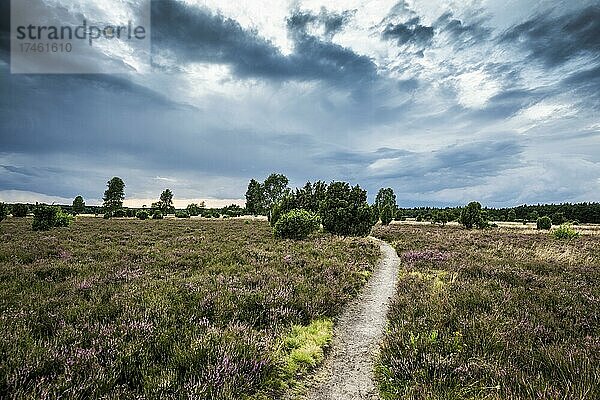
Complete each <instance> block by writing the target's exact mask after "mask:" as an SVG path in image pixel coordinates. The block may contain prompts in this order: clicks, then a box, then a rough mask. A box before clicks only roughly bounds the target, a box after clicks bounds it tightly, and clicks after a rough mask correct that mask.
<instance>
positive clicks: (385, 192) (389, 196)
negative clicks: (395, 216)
mask: <svg viewBox="0 0 600 400" xmlns="http://www.w3.org/2000/svg"><path fill="white" fill-rule="evenodd" d="M375 205H376V206H377V208H378V209H379V212H381V210H383V207H384V206H385V205H389V206H390V207H392V209H393V210H395V209H396V195H395V194H394V189H392V188H386V189H384V188H381V189H379V192H377V196H376V197H375Z"/></svg>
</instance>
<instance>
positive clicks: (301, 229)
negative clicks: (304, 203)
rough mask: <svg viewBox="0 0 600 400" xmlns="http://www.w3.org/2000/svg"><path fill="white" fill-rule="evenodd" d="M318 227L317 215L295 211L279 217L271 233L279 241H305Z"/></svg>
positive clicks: (319, 223) (319, 222) (319, 224)
mask: <svg viewBox="0 0 600 400" xmlns="http://www.w3.org/2000/svg"><path fill="white" fill-rule="evenodd" d="M320 226H321V219H320V218H319V216H318V215H317V214H315V213H312V212H310V211H306V210H298V209H296V210H292V211H289V212H287V213H285V214H283V215H281V217H280V218H279V219H278V220H277V223H276V224H275V226H274V228H273V232H274V234H275V237H277V238H280V239H305V238H307V237H308V235H310V234H311V233H313V232H315V231H317V230H318V229H319V227H320Z"/></svg>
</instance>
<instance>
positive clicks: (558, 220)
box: [550, 212, 566, 225]
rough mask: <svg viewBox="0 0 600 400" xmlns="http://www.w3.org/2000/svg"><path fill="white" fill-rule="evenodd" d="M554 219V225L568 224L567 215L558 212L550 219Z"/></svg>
mask: <svg viewBox="0 0 600 400" xmlns="http://www.w3.org/2000/svg"><path fill="white" fill-rule="evenodd" d="M550 218H551V219H552V225H561V224H563V223H565V222H566V219H565V215H564V214H563V213H561V212H556V213H554V214H552V216H551V217H550Z"/></svg>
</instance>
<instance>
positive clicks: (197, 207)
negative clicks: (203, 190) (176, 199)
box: [186, 201, 205, 217]
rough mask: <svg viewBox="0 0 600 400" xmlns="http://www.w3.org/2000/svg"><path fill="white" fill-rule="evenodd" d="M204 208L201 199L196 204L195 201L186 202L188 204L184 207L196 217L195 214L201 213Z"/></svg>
mask: <svg viewBox="0 0 600 400" xmlns="http://www.w3.org/2000/svg"><path fill="white" fill-rule="evenodd" d="M204 208H205V204H204V202H203V201H201V202H200V203H199V204H196V203H192V204H188V206H187V207H186V210H187V212H188V213H189V214H190V215H191V216H192V217H196V216H198V215H200V214H202V211H203V210H204Z"/></svg>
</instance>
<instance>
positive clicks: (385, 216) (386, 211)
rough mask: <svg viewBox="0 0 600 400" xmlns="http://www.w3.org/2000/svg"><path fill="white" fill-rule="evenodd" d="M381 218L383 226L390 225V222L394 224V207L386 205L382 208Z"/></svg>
mask: <svg viewBox="0 0 600 400" xmlns="http://www.w3.org/2000/svg"><path fill="white" fill-rule="evenodd" d="M379 216H380V218H381V224H382V225H389V224H390V222H392V219H393V218H394V210H393V209H392V206H391V205H389V204H385V205H384V206H383V208H381V212H380V213H379Z"/></svg>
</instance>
